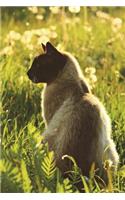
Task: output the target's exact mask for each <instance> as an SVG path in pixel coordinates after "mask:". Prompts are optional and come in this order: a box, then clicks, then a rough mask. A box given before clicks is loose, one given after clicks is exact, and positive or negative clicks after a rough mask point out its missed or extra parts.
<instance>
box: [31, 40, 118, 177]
mask: <svg viewBox="0 0 125 200" xmlns="http://www.w3.org/2000/svg"><path fill="white" fill-rule="evenodd" d="M43 48H44V51H45V54H44V56H48V57H47V58H46V59H45V62H43V60H44V56H43V55H40V56H39V57H37V58H35V59H36V60H37V61H35V60H34V62H33V65H32V67H31V69H30V70H29V72H28V76H29V78H30V79H31V80H32V81H34V82H46V85H45V87H44V90H43V93H42V115H43V118H44V121H45V124H46V131H45V132H44V134H43V135H44V137H45V139H46V141H48V144H49V147H50V149H51V150H53V151H54V152H55V159H56V163H57V166H58V167H59V168H60V170H61V171H62V173H65V172H66V171H67V170H69V169H71V163H70V162H69V160H68V159H64V160H63V159H62V156H63V155H70V156H72V157H74V159H75V160H76V162H77V165H78V166H79V167H80V168H81V170H82V173H83V175H86V176H89V171H90V169H91V166H92V163H95V167H96V169H97V168H98V169H99V171H100V172H101V173H100V174H101V176H102V177H103V178H104V180H106V173H105V170H104V168H103V163H104V161H105V160H111V162H112V166H114V168H115V167H117V164H118V154H117V152H116V148H115V144H114V142H113V140H112V139H111V122H110V118H109V116H108V114H107V112H106V110H105V108H104V106H103V105H102V103H101V102H100V101H99V100H98V98H97V97H95V96H94V95H93V94H92V93H91V91H90V89H89V86H88V84H87V82H86V80H85V78H84V76H83V75H82V72H81V70H80V66H79V64H78V62H77V61H76V59H75V58H74V57H73V56H72V55H70V54H69V53H61V52H59V51H57V50H56V49H55V48H54V47H53V46H52V45H51V44H50V43H47V45H46V46H44V45H43ZM47 54H48V55H47ZM42 56H43V57H42ZM49 59H50V60H51V61H48V60H49ZM46 60H47V61H46ZM49 65H51V66H49ZM38 66H39V67H38ZM46 67H47V70H48V72H47V71H46ZM38 68H39V70H38ZM44 68H45V69H44ZM54 70H55V71H56V72H54ZM36 71H38V73H36ZM44 73H46V74H44ZM47 73H48V77H47ZM51 74H52V76H51ZM39 77H42V78H41V79H40V78H39Z"/></svg>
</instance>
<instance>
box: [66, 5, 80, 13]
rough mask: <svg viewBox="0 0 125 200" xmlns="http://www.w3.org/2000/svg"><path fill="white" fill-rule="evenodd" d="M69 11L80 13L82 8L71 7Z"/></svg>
mask: <svg viewBox="0 0 125 200" xmlns="http://www.w3.org/2000/svg"><path fill="white" fill-rule="evenodd" d="M68 9H69V11H70V12H71V13H79V12H80V6H69V7H68Z"/></svg>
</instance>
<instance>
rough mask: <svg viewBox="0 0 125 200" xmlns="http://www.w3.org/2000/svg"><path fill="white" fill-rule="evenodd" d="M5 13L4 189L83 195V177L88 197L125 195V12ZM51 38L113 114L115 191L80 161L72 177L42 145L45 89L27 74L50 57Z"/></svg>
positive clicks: (44, 10) (1, 165) (9, 10)
mask: <svg viewBox="0 0 125 200" xmlns="http://www.w3.org/2000/svg"><path fill="white" fill-rule="evenodd" d="M100 11H101V12H100ZM1 12H2V13H1V16H2V25H1V27H2V35H1V50H0V55H1V56H0V65H1V67H0V73H1V82H0V83H1V107H0V110H1V122H2V126H1V140H2V144H1V150H2V151H1V161H0V171H1V173H2V175H1V179H2V184H1V191H2V192H79V191H78V189H77V188H76V186H75V182H77V181H79V180H80V181H81V182H82V185H83V188H84V191H85V192H125V53H124V52H125V43H124V40H125V15H124V12H125V8H102V7H98V8H96V7H93V8H81V10H80V12H79V11H78V13H77V12H76V11H75V10H74V11H73V13H72V12H71V11H69V10H68V8H59V10H57V13H56V14H54V11H52V10H50V9H49V8H39V9H37V8H36V11H33V9H28V8H2V9H1ZM75 12H76V13H75ZM38 15H39V17H38ZM40 16H41V18H40ZM42 18H43V19H42ZM10 31H15V32H11V34H10ZM26 31H29V32H28V33H26ZM17 33H19V34H20V35H19V36H18V35H17ZM30 38H31V39H30ZM47 40H50V41H51V42H53V44H55V45H56V46H57V47H58V48H59V49H62V50H67V51H69V52H71V53H72V54H73V55H75V56H76V58H77V59H78V61H79V63H80V65H81V68H82V70H83V73H84V74H85V75H86V77H87V78H88V81H89V82H90V84H91V86H92V91H93V93H94V94H95V95H97V96H98V97H99V98H100V100H101V101H102V102H103V103H104V105H105V106H106V108H107V110H108V113H109V115H110V117H111V120H112V137H113V139H114V141H115V144H116V148H117V151H118V153H119V156H120V163H119V168H118V171H117V172H116V174H115V177H114V178H113V179H112V177H110V172H109V171H107V172H108V173H109V183H110V184H109V185H108V187H107V188H105V187H104V188H100V186H99V185H98V183H97V182H96V178H95V176H94V170H93V171H92V173H91V176H90V179H89V180H88V179H86V177H84V176H83V175H82V174H81V173H80V171H79V169H78V168H77V167H75V166H76V165H75V163H74V167H75V168H74V173H75V174H72V179H71V180H69V179H68V178H67V179H64V178H63V177H62V176H61V173H60V171H59V170H58V169H57V168H56V165H55V162H54V154H53V152H49V151H48V146H47V144H42V143H41V141H42V132H43V131H44V129H45V127H44V122H43V119H42V115H41V112H42V111H41V106H40V104H41V91H42V88H43V85H42V84H38V85H34V84H32V83H31V82H30V81H29V80H28V78H27V75H26V72H27V70H28V68H29V67H30V64H31V62H32V59H33V57H34V56H35V55H36V54H38V53H39V52H42V49H41V46H40V42H46V41H47ZM92 69H94V70H95V71H94V73H92V72H91V70H92ZM96 79H97V80H96ZM69 159H71V160H72V159H73V158H70V157H69Z"/></svg>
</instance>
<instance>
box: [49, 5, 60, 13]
mask: <svg viewBox="0 0 125 200" xmlns="http://www.w3.org/2000/svg"><path fill="white" fill-rule="evenodd" d="M49 9H50V11H51V13H52V14H58V13H59V12H60V7H59V6H50V7H49Z"/></svg>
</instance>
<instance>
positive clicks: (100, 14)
mask: <svg viewBox="0 0 125 200" xmlns="http://www.w3.org/2000/svg"><path fill="white" fill-rule="evenodd" d="M96 16H97V17H98V18H101V19H104V20H110V19H111V16H110V15H109V14H108V13H105V12H102V11H100V10H99V11H97V12H96Z"/></svg>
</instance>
